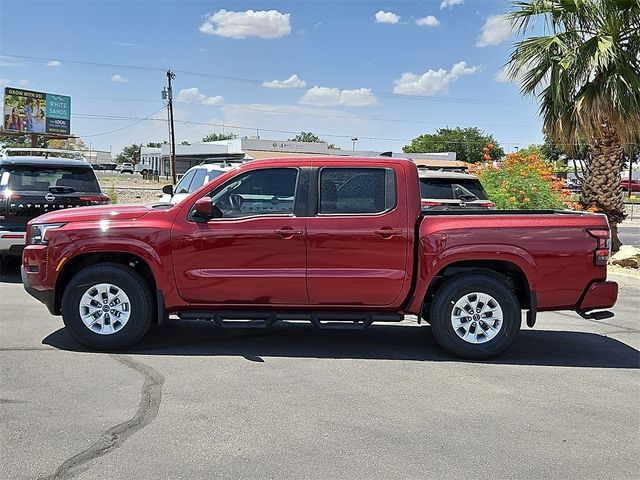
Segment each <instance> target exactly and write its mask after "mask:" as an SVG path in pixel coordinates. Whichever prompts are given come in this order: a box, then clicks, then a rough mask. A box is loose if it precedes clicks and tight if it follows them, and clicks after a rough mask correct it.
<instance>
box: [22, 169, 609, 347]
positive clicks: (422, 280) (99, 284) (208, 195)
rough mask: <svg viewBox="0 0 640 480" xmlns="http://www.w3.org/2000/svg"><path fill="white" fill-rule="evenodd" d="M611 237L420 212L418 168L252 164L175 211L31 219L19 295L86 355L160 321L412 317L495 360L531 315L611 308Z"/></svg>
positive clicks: (580, 218) (489, 217)
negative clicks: (31, 300)
mask: <svg viewBox="0 0 640 480" xmlns="http://www.w3.org/2000/svg"><path fill="white" fill-rule="evenodd" d="M609 235H610V233H609V227H608V223H607V220H606V218H605V217H604V216H603V215H596V214H590V213H576V212H566V211H535V212H534V211H529V212H516V211H509V212H506V211H499V210H478V211H473V212H465V211H464V210H461V211H424V212H422V211H421V208H420V184H419V180H418V173H417V170H416V167H415V165H414V164H413V163H411V162H410V161H406V160H401V159H381V158H348V159H345V158H313V159H309V158H288V159H271V160H262V161H252V162H248V163H246V164H243V165H241V166H239V167H237V168H234V169H233V170H230V171H228V172H226V173H224V174H223V175H221V176H219V177H217V178H216V179H214V180H213V181H211V182H209V183H208V184H206V185H205V186H203V187H202V188H200V189H198V190H197V191H195V192H194V193H193V194H191V195H190V196H189V197H188V198H187V199H185V200H184V201H182V202H181V203H179V204H177V205H166V204H160V205H153V206H106V207H86V208H81V209H76V210H73V211H61V212H52V213H49V214H46V215H43V216H41V217H38V218H37V219H34V220H33V221H31V222H30V223H29V225H28V231H27V246H26V248H25V250H24V254H23V260H22V279H23V283H24V286H25V288H26V290H27V291H28V292H29V293H30V294H31V295H33V296H34V297H36V298H38V299H39V300H40V301H42V302H43V303H45V304H46V305H47V307H48V309H49V311H50V312H51V313H52V314H55V315H60V314H62V317H63V320H64V323H65V325H66V327H67V328H68V329H69V331H70V333H71V334H72V335H73V336H74V337H75V338H76V339H77V340H79V341H80V342H81V343H83V344H84V345H87V346H89V347H91V348H95V349H101V350H109V349H119V348H122V347H125V346H127V345H130V344H132V343H134V342H136V341H138V340H140V339H141V338H142V337H143V336H144V334H145V333H146V332H147V330H148V328H149V326H150V325H151V324H152V322H158V323H162V322H163V321H165V320H166V319H167V318H168V316H169V315H177V316H178V317H179V318H181V319H200V320H212V321H214V322H216V323H218V324H220V325H223V326H224V325H229V326H234V325H237V324H242V325H248V326H265V327H269V326H271V325H273V324H274V323H275V322H276V321H287V320H300V319H306V320H309V321H311V322H312V323H313V324H314V325H315V326H317V327H319V328H333V327H350V328H364V327H368V326H369V325H371V323H372V322H374V321H375V322H377V321H380V322H385V321H386V322H398V321H401V320H402V319H403V318H404V316H405V315H417V316H418V318H419V319H420V320H424V321H426V322H428V323H430V324H431V328H432V331H433V334H434V335H435V338H436V339H437V341H438V342H439V343H440V344H441V345H442V347H444V348H445V349H446V350H448V351H449V352H451V353H452V354H454V355H457V356H460V357H464V358H488V357H491V356H493V355H496V354H498V353H500V352H502V351H504V350H505V349H506V348H507V347H508V346H509V345H510V344H511V343H512V342H513V340H514V339H515V338H516V334H517V333H518V331H519V330H520V324H521V319H522V312H523V311H526V321H527V323H528V325H529V326H533V324H534V323H535V318H536V313H537V312H539V311H545V310H574V311H576V312H578V313H580V314H581V315H583V316H585V317H587V316H589V317H591V318H604V317H606V316H610V315H612V314H611V313H610V312H606V311H605V312H602V311H597V310H602V309H606V308H609V307H612V306H613V305H614V303H615V301H616V298H617V291H618V287H617V284H616V283H614V282H608V281H607V280H606V277H607V267H606V264H607V259H608V256H609Z"/></svg>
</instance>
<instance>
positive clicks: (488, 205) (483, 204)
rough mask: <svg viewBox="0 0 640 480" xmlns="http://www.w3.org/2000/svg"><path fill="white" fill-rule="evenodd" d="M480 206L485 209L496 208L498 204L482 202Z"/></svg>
mask: <svg viewBox="0 0 640 480" xmlns="http://www.w3.org/2000/svg"><path fill="white" fill-rule="evenodd" d="M478 205H480V206H481V207H483V208H495V206H496V204H495V203H493V202H480V203H479V204H478Z"/></svg>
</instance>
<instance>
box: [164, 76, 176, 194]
mask: <svg viewBox="0 0 640 480" xmlns="http://www.w3.org/2000/svg"><path fill="white" fill-rule="evenodd" d="M174 78H176V74H175V73H173V72H172V71H171V69H169V70H167V82H169V87H168V88H167V93H168V95H169V133H170V134H171V137H170V140H171V145H170V147H171V177H172V179H173V184H174V185H175V184H176V183H178V176H177V174H176V136H175V129H174V126H173V90H172V88H171V80H173V79H174Z"/></svg>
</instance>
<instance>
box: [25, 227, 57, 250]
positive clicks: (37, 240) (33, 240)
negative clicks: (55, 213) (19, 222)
mask: <svg viewBox="0 0 640 480" xmlns="http://www.w3.org/2000/svg"><path fill="white" fill-rule="evenodd" d="M63 225H65V224H64V223H40V224H35V225H31V227H30V228H29V237H28V238H27V244H28V245H42V244H46V243H47V238H46V235H47V230H51V229H54V228H60V227H62V226H63Z"/></svg>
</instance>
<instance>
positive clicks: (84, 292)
mask: <svg viewBox="0 0 640 480" xmlns="http://www.w3.org/2000/svg"><path fill="white" fill-rule="evenodd" d="M153 313H154V302H153V298H152V296H151V292H150V290H149V287H148V286H147V284H146V282H145V281H144V280H143V279H142V277H141V276H140V275H139V274H138V273H137V272H135V271H134V270H132V269H131V268H129V267H125V266H123V265H120V264H117V263H103V264H98V265H93V266H91V267H88V268H86V269H84V270H81V271H80V272H79V273H77V274H76V275H75V276H74V277H73V278H72V279H71V281H70V282H69V285H68V286H67V288H66V289H65V291H64V294H63V296H62V318H63V321H64V324H65V326H66V327H67V329H69V332H70V333H71V335H73V337H74V338H75V339H76V340H78V341H79V342H80V343H82V344H83V345H86V346H87V347H89V348H92V349H96V350H117V349H121V348H124V347H126V346H128V345H131V344H133V343H135V342H137V341H138V340H140V339H141V338H142V337H143V336H144V334H145V333H146V332H147V330H148V329H149V326H150V325H151V321H152V318H153Z"/></svg>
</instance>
